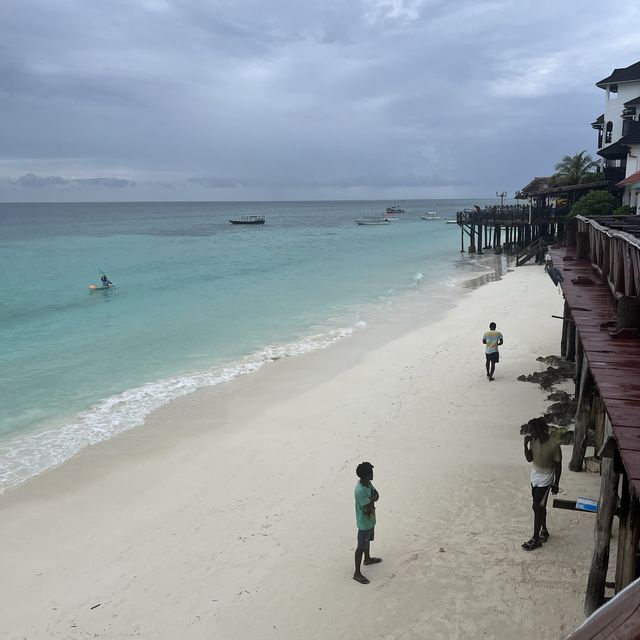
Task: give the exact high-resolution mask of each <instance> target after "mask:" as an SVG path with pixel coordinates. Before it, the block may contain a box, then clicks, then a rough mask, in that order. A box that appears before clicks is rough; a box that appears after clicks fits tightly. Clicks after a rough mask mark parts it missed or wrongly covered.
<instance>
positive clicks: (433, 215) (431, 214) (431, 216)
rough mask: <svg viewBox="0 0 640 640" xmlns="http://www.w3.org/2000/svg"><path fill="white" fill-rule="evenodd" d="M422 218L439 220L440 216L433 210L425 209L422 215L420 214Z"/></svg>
mask: <svg viewBox="0 0 640 640" xmlns="http://www.w3.org/2000/svg"><path fill="white" fill-rule="evenodd" d="M420 217H421V218H422V219H423V220H440V219H441V218H440V216H439V215H438V214H437V213H436V212H435V211H427V213H425V214H424V215H423V216H420Z"/></svg>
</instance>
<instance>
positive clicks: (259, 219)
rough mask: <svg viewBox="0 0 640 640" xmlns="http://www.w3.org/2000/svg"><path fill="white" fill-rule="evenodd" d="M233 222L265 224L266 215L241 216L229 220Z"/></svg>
mask: <svg viewBox="0 0 640 640" xmlns="http://www.w3.org/2000/svg"><path fill="white" fill-rule="evenodd" d="M229 222H230V223H231V224H264V222H265V220H264V216H240V217H239V218H236V219H235V220H229Z"/></svg>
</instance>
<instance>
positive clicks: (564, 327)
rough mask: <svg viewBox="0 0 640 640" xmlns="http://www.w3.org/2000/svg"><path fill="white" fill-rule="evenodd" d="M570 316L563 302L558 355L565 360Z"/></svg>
mask: <svg viewBox="0 0 640 640" xmlns="http://www.w3.org/2000/svg"><path fill="white" fill-rule="evenodd" d="M570 315H571V310H570V309H569V303H568V302H567V301H566V300H565V301H564V311H563V312H562V317H563V318H564V320H563V321H562V338H561V340H560V355H561V356H562V357H563V358H566V355H567V333H568V329H569V322H570V320H569V316H570ZM576 375H577V376H579V375H580V372H577V373H576Z"/></svg>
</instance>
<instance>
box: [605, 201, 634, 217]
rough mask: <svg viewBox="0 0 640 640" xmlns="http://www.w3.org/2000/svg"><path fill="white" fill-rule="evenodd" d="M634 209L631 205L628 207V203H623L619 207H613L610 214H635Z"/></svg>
mask: <svg viewBox="0 0 640 640" xmlns="http://www.w3.org/2000/svg"><path fill="white" fill-rule="evenodd" d="M635 213H636V210H635V209H634V208H633V207H630V206H629V205H628V204H623V205H622V206H621V207H618V208H617V209H614V210H613V211H612V212H611V215H614V216H632V215H635Z"/></svg>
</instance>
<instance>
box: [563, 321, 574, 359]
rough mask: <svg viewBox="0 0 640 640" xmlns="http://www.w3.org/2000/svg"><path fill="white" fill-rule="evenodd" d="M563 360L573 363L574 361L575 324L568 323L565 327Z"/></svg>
mask: <svg viewBox="0 0 640 640" xmlns="http://www.w3.org/2000/svg"><path fill="white" fill-rule="evenodd" d="M565 358H566V359H567V360H568V361H569V362H573V361H574V360H575V359H576V323H575V322H569V326H568V327H567V354H566V356H565Z"/></svg>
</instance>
